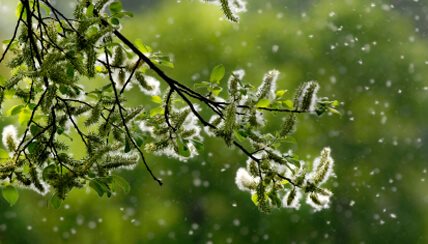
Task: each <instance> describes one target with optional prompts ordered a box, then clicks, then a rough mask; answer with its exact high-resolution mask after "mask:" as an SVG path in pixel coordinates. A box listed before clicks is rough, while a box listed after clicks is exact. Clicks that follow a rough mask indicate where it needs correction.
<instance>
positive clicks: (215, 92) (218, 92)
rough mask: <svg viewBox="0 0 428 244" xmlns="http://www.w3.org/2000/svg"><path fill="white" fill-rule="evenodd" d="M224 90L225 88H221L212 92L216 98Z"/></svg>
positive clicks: (216, 88)
mask: <svg viewBox="0 0 428 244" xmlns="http://www.w3.org/2000/svg"><path fill="white" fill-rule="evenodd" d="M222 90H223V88H221V87H215V88H214V89H212V90H211V92H212V94H213V95H214V96H218V95H219V94H220V92H221V91H222Z"/></svg>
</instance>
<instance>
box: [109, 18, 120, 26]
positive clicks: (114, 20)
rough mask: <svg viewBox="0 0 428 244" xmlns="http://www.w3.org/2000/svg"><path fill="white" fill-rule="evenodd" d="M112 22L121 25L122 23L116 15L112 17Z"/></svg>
mask: <svg viewBox="0 0 428 244" xmlns="http://www.w3.org/2000/svg"><path fill="white" fill-rule="evenodd" d="M110 23H112V24H113V25H119V24H120V22H119V19H118V18H115V17H113V18H110Z"/></svg>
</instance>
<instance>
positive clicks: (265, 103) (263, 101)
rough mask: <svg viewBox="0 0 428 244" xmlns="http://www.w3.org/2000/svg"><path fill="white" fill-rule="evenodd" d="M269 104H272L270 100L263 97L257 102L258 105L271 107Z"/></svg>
mask: <svg viewBox="0 0 428 244" xmlns="http://www.w3.org/2000/svg"><path fill="white" fill-rule="evenodd" d="M269 104H270V100H269V99H266V98H263V99H260V100H259V101H258V102H257V104H256V107H260V108H267V107H269Z"/></svg>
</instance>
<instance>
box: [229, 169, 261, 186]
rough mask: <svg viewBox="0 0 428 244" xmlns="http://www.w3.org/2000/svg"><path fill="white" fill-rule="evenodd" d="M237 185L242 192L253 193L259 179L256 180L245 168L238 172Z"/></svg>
mask: <svg viewBox="0 0 428 244" xmlns="http://www.w3.org/2000/svg"><path fill="white" fill-rule="evenodd" d="M235 183H236V185H237V186H238V188H239V190H241V191H251V190H252V189H254V188H255V187H256V186H257V183H258V178H254V177H253V176H251V175H250V173H249V172H248V171H247V170H246V169H245V168H239V169H238V171H237V172H236V177H235Z"/></svg>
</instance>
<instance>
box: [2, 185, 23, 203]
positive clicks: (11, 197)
mask: <svg viewBox="0 0 428 244" xmlns="http://www.w3.org/2000/svg"><path fill="white" fill-rule="evenodd" d="M1 193H2V196H3V198H4V200H6V201H7V202H8V203H9V205H10V206H11V207H12V206H13V205H15V203H16V202H17V201H18V199H19V192H18V190H17V189H16V188H15V187H13V186H11V185H9V186H6V187H4V188H3V189H2V192H1Z"/></svg>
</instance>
